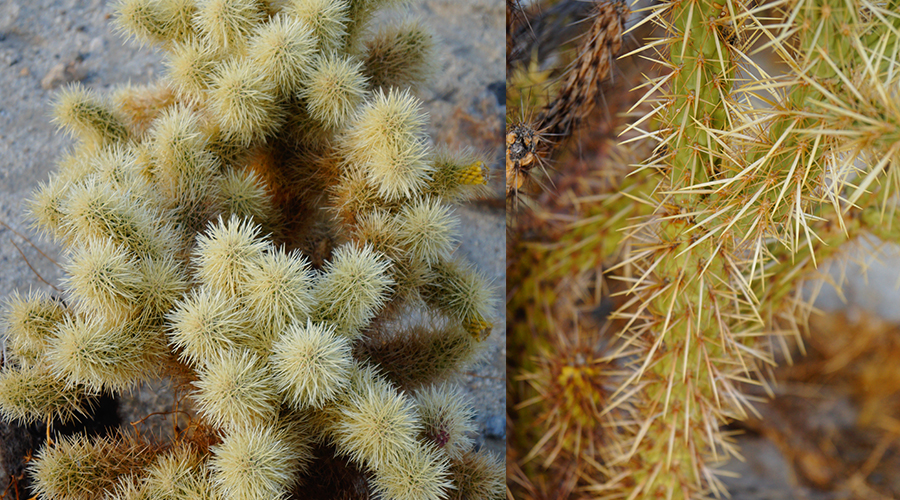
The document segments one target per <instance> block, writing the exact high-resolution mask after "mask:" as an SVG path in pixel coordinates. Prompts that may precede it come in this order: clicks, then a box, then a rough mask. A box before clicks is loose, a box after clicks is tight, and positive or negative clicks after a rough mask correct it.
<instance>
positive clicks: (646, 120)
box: [508, 0, 900, 499]
mask: <svg viewBox="0 0 900 500" xmlns="http://www.w3.org/2000/svg"><path fill="white" fill-rule="evenodd" d="M898 7H900V6H898V4H897V2H882V3H873V2H868V1H864V0H862V1H856V0H851V1H840V2H833V1H829V0H790V1H787V2H783V1H776V2H764V3H746V2H737V1H730V0H689V1H681V0H678V1H667V0H663V1H660V2H657V3H655V4H653V5H651V6H649V7H647V8H646V9H644V10H642V11H639V12H638V13H637V15H640V16H641V17H640V19H639V20H637V21H636V22H635V23H634V24H635V26H636V27H638V26H651V25H652V26H654V27H655V31H654V32H653V33H651V34H650V35H649V36H647V37H645V38H643V39H642V40H641V39H639V40H638V43H639V47H638V48H637V49H635V50H634V51H632V52H634V53H640V54H642V55H643V56H644V57H645V58H647V59H649V60H651V61H652V62H653V63H654V64H655V65H656V68H654V69H651V70H649V71H647V72H646V73H647V74H648V75H650V76H649V77H648V80H647V81H645V82H644V83H643V84H642V85H641V87H643V90H639V91H638V93H639V94H642V97H640V98H636V99H635V100H636V103H635V105H634V107H633V108H632V110H635V109H637V110H640V111H641V112H640V114H639V115H638V116H637V117H635V118H633V119H632V120H631V123H630V124H628V125H627V127H625V132H624V133H626V134H628V135H627V136H626V137H627V138H628V139H629V142H633V141H635V140H640V139H644V140H647V141H651V142H652V143H653V153H652V154H649V155H647V156H645V157H644V158H643V159H638V162H639V164H637V165H634V166H633V167H629V168H621V167H618V168H606V167H601V166H600V165H596V166H595V168H598V169H599V168H605V169H606V175H607V179H606V180H605V182H598V181H597V179H590V178H584V179H577V180H566V179H565V177H564V175H560V176H558V177H557V178H556V179H555V182H556V184H557V185H560V184H563V183H564V185H565V186H566V188H567V190H566V191H562V192H561V195H563V196H566V197H568V198H567V199H564V200H561V201H558V202H555V203H549V204H545V206H544V207H542V206H540V205H538V204H536V203H534V204H532V205H531V206H532V207H535V216H533V217H532V216H529V217H523V219H524V220H526V222H529V223H535V224H537V225H539V226H540V225H542V226H543V228H542V229H541V230H540V231H535V230H533V228H531V227H529V226H527V225H525V226H524V229H525V230H528V231H530V232H524V231H523V232H522V236H521V237H520V238H519V239H518V240H517V241H514V245H518V246H519V249H518V250H514V251H512V252H511V253H510V255H514V256H515V258H516V262H513V263H510V264H508V265H509V271H508V273H509V277H508V279H509V280H510V282H511V283H517V287H516V290H517V297H515V298H513V299H512V300H511V301H510V307H511V308H512V309H513V310H511V311H510V317H511V318H519V319H518V320H517V321H516V323H515V324H514V325H511V327H510V328H511V336H510V338H511V342H515V343H516V344H517V348H514V349H512V350H511V352H512V353H519V355H521V357H520V358H519V359H515V360H512V361H511V364H514V367H515V369H516V370H519V371H520V374H519V375H518V376H517V378H518V379H519V380H521V381H522V383H520V384H517V385H516V386H514V390H515V392H514V393H513V394H512V395H511V397H512V399H514V400H515V401H521V404H519V405H518V406H516V407H515V408H516V410H517V416H520V417H521V420H520V422H521V423H520V424H519V425H520V426H521V428H522V430H521V431H518V433H519V435H520V436H523V437H525V439H522V443H521V444H520V445H519V446H518V447H517V449H518V450H522V451H523V452H525V453H524V454H523V456H512V458H513V459H515V460H516V462H517V465H516V467H511V471H512V472H513V477H516V478H518V479H519V482H520V483H524V484H527V485H528V487H527V488H523V489H522V491H521V496H522V497H524V498H545V497H546V495H549V490H550V488H548V487H547V485H551V484H563V485H565V486H566V488H567V490H566V493H567V494H571V495H572V497H575V496H577V495H578V494H584V495H585V496H589V497H592V498H593V497H597V498H630V499H631V498H673V499H681V498H707V497H710V496H722V495H724V494H725V493H726V491H725V490H726V488H725V486H724V483H723V482H722V480H721V477H720V471H719V469H720V467H721V465H722V464H723V463H724V462H725V461H726V460H727V459H728V458H729V457H732V456H739V450H738V448H737V447H736V446H735V444H734V441H733V439H732V436H731V434H730V433H729V431H727V430H725V429H723V426H724V425H726V424H727V423H729V422H732V421H734V420H741V419H745V418H747V416H748V414H750V413H751V412H753V406H752V402H753V399H754V398H753V396H751V395H750V394H751V393H752V392H753V391H748V390H746V384H754V385H759V386H761V387H762V389H763V390H766V389H768V383H769V380H768V376H767V373H768V372H769V369H770V367H771V366H772V365H774V363H775V359H776V356H775V354H774V347H775V346H778V345H785V346H786V345H787V342H786V340H785V338H786V337H794V338H797V339H799V338H800V337H801V334H802V332H803V331H804V325H805V324H806V321H807V319H808V316H809V314H810V313H811V311H812V306H811V304H810V297H809V296H808V295H805V294H803V293H802V289H801V287H800V286H798V285H799V284H800V283H802V280H803V279H804V278H805V277H808V276H811V275H813V274H814V272H815V267H816V265H817V263H821V262H822V261H823V260H824V259H825V258H827V257H828V256H830V255H832V254H833V253H834V252H835V251H836V249H837V248H838V247H839V246H840V244H841V243H842V242H844V241H848V240H852V239H854V238H860V237H865V235H870V234H871V235H875V236H876V237H878V238H879V239H881V240H882V241H894V242H896V241H898V240H900V234H898V233H897V231H898V227H900V225H898V222H897V220H896V218H897V215H896V208H897V199H896V195H897V193H898V187H900V183H898V179H900V177H898V175H897V171H896V170H895V169H893V168H891V167H890V165H893V164H894V163H895V162H896V161H898V152H900V148H898V142H897V139H898V137H897V135H896V134H897V132H896V131H897V130H898V125H900V114H898V109H897V106H896V90H895V89H896V88H897V84H898V72H897V69H898V67H900V31H898V28H900V16H898V14H897V13H898ZM575 67H576V68H577V67H578V66H577V65H576V66H575ZM636 152H639V150H637V151H636ZM538 153H539V151H538ZM563 174H565V173H563ZM589 175H596V174H589ZM591 189H593V191H591ZM542 200H544V199H542ZM560 207H562V208H560ZM554 210H561V211H562V210H564V211H566V213H565V214H562V215H561V214H559V213H554ZM535 220H536V221H537V222H534V221H535ZM560 220H565V221H571V222H570V223H568V224H560V223H556V221H560ZM535 235H537V238H535V239H536V241H528V238H534V237H535ZM542 238H543V240H542ZM535 262H540V263H541V265H542V268H539V269H538V270H537V271H535V270H534V269H535ZM513 276H514V277H513ZM601 276H602V277H601ZM607 279H608V280H609V281H607ZM610 292H617V293H616V295H618V297H619V299H618V303H617V306H618V309H617V311H616V312H615V313H614V314H612V315H611V317H610V318H609V320H610V321H601V322H600V323H601V324H602V325H603V326H602V327H600V326H598V324H597V322H596V319H597V318H596V317H595V318H590V316H592V314H597V313H598V311H599V310H601V309H602V308H601V307H598V305H599V304H600V303H601V301H600V300H598V297H600V296H608V295H610ZM561 297H562V298H561ZM565 306H568V307H565ZM602 316H604V317H605V316H606V314H605V313H603V314H602ZM548 334H549V335H553V337H552V340H550V341H541V340H533V339H541V338H542V337H545V336H547V335H548ZM523 358H524V359H523ZM582 415H584V416H586V417H582ZM531 422H547V423H548V424H549V425H547V427H548V428H550V429H551V430H552V431H553V432H544V433H543V434H538V435H537V438H538V439H529V438H528V436H529V434H528V433H529V432H531V435H534V434H536V433H534V432H533V431H530V429H532V428H533V427H534V425H532V424H531ZM529 442H530V443H529ZM525 443H529V444H527V445H526V446H522V444H525ZM535 443H536V445H535ZM532 446H533V448H532ZM529 449H530V450H531V453H527V451H528V450H529ZM541 452H543V453H545V454H547V455H549V457H550V458H546V459H545V460H543V461H541V462H540V463H537V461H536V460H535V458H536V457H537V456H539V454H540V453H541ZM523 477H527V478H528V479H527V480H524V479H521V478H523ZM553 495H554V497H555V495H556V493H555V492H554V493H553ZM579 498H580V497H579Z"/></svg>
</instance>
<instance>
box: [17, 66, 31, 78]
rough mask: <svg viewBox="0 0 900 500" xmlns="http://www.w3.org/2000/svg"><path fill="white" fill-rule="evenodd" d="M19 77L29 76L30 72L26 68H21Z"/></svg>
mask: <svg viewBox="0 0 900 500" xmlns="http://www.w3.org/2000/svg"><path fill="white" fill-rule="evenodd" d="M19 76H31V71H29V70H28V67H22V69H20V70H19Z"/></svg>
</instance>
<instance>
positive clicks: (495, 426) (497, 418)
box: [484, 415, 506, 439]
mask: <svg viewBox="0 0 900 500" xmlns="http://www.w3.org/2000/svg"><path fill="white" fill-rule="evenodd" d="M484 435H485V436H487V437H489V438H492V439H506V417H505V416H503V415H492V416H490V417H488V418H487V420H485V421H484Z"/></svg>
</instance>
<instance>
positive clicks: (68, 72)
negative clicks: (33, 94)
mask: <svg viewBox="0 0 900 500" xmlns="http://www.w3.org/2000/svg"><path fill="white" fill-rule="evenodd" d="M85 76H86V73H85V71H84V68H82V67H81V61H80V60H76V61H70V62H69V63H66V64H63V63H59V64H57V65H56V66H54V67H52V68H50V71H48V72H47V74H46V75H45V76H44V78H43V79H42V80H41V88H43V89H44V90H50V89H55V88H56V87H59V86H60V85H64V84H66V83H71V82H78V81H81V80H84V77H85Z"/></svg>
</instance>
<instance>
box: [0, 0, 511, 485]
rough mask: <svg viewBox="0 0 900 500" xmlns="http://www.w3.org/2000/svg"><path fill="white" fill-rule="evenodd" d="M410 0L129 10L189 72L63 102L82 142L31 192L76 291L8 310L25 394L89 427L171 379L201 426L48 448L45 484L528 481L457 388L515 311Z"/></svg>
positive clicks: (39, 417)
mask: <svg viewBox="0 0 900 500" xmlns="http://www.w3.org/2000/svg"><path fill="white" fill-rule="evenodd" d="M392 3H397V2H389V1H377V0H338V1H323V0H289V1H285V2H268V1H261V0H202V1H196V2H195V1H193V0H121V1H120V2H119V3H118V4H117V5H116V23H117V26H118V27H119V28H120V29H121V30H122V31H123V32H124V33H126V34H128V35H130V36H132V37H134V38H136V39H137V40H139V41H140V42H142V43H149V44H153V45H156V46H158V47H160V48H162V49H163V50H164V52H165V58H166V59H165V62H166V68H167V69H166V75H165V77H164V79H163V80H162V81H161V82H158V83H157V84H154V85H150V86H146V87H128V88H125V89H123V90H121V91H119V92H117V93H116V94H115V95H114V96H113V98H106V97H104V96H101V95H98V94H97V93H95V92H93V91H91V90H88V89H85V88H83V87H80V86H75V87H72V88H70V89H69V90H67V91H65V92H63V93H62V94H61V95H60V96H59V98H58V100H57V103H56V119H57V121H58V122H59V124H60V125H61V127H62V128H63V129H65V130H66V131H67V132H69V133H71V134H72V135H73V136H74V137H75V138H76V139H77V145H76V146H75V147H74V149H73V150H72V151H71V152H70V153H69V154H68V155H67V156H66V157H65V158H63V159H62V160H61V161H60V164H59V171H58V172H57V173H56V174H55V175H54V176H53V177H52V178H51V179H50V180H49V181H48V182H46V183H44V184H42V185H41V186H40V188H39V189H38V190H37V192H36V193H35V195H34V197H33V198H32V200H31V201H30V203H29V211H30V215H31V216H32V218H33V220H34V223H35V225H36V226H37V227H38V228H39V229H40V230H41V231H43V232H44V233H46V234H47V235H49V236H51V237H52V238H54V239H55V240H56V241H58V242H59V243H61V244H62V245H63V246H64V247H65V248H66V259H65V263H64V270H65V274H66V278H65V280H64V281H63V283H62V288H63V290H64V297H62V298H56V297H51V296H47V295H42V294H32V295H29V296H27V297H21V296H18V295H15V296H14V298H13V299H12V300H11V301H10V303H9V304H8V306H7V313H6V316H5V318H6V321H5V322H6V327H7V328H6V345H7V349H8V350H9V358H8V359H9V360H11V362H9V363H7V365H6V366H5V367H4V369H3V371H2V373H0V411H2V414H3V416H4V417H5V418H8V419H15V420H19V421H24V422H35V421H44V422H48V423H51V424H52V423H58V422H66V421H70V420H72V419H73V418H74V417H76V416H78V415H80V414H84V413H86V412H87V411H88V409H89V408H90V406H91V404H92V401H93V398H94V397H95V396H96V395H98V394H100V393H113V394H116V393H120V392H122V391H128V390H131V389H133V388H134V387H135V386H137V385H138V384H140V383H142V382H143V381H147V380H151V379H154V378H158V377H172V378H175V379H176V381H177V382H178V383H179V384H181V385H183V386H185V387H189V388H190V393H189V395H188V396H189V401H190V403H191V406H192V407H193V411H194V412H195V413H196V415H195V416H194V422H193V423H192V424H191V425H192V429H194V432H188V433H182V434H180V435H179V436H177V437H176V440H175V441H173V442H171V443H161V444H160V443H156V444H150V443H147V442H144V441H142V440H141V439H139V438H137V437H134V436H128V435H124V434H123V435H116V436H111V437H108V438H102V439H99V440H95V439H90V438H86V437H83V436H81V437H76V438H73V439H69V440H62V441H60V442H58V443H55V444H52V445H48V446H47V447H45V448H44V449H43V450H41V451H40V452H39V453H38V455H37V457H36V460H35V461H34V463H33V465H32V466H31V468H30V471H31V475H32V477H33V479H34V480H35V484H36V486H35V487H36V491H37V492H38V493H39V494H40V495H41V497H42V498H52V499H70V498H72V499H79V498H118V499H124V498H171V499H188V498H190V499H195V498H223V499H224V498H228V499H238V500H242V499H258V498H294V497H297V498H307V497H306V496H304V495H303V494H302V493H298V492H302V491H303V487H302V485H303V484H305V483H311V484H332V485H333V486H334V488H333V491H323V492H322V494H325V495H328V498H369V495H372V494H374V495H378V496H379V497H380V498H385V499H388V498H390V499H398V500H406V499H410V500H412V499H417V500H432V499H433V500H437V499H443V498H500V497H502V496H503V494H504V487H503V474H502V464H501V462H499V461H498V460H497V458H495V457H492V456H490V455H487V454H485V453H484V452H476V451H474V450H473V442H472V440H471V436H470V434H471V432H472V430H473V429H472V426H471V423H470V419H471V417H472V411H471V409H470V408H469V407H468V405H467V403H466V402H465V401H464V400H462V399H461V398H460V396H459V395H458V394H457V393H456V392H454V391H453V390H451V389H450V388H449V387H450V386H448V385H446V384H447V383H448V381H449V380H451V379H452V377H453V376H454V375H455V374H458V373H459V372H460V371H462V370H464V369H465V368H466V367H467V366H469V365H470V364H471V363H472V362H473V361H474V360H475V359H477V358H478V356H479V354H480V352H481V347H482V346H483V345H484V344H483V343H482V342H481V341H482V340H483V339H484V337H485V336H487V335H488V334H489V333H490V330H491V328H492V325H491V323H490V316H491V310H492V309H491V306H492V303H493V300H494V297H493V295H494V294H493V291H492V290H491V289H490V285H489V283H488V282H487V280H486V279H485V278H484V277H483V276H482V275H481V274H480V273H479V272H477V271H476V270H475V269H474V268H473V267H472V266H471V265H470V264H468V263H466V262H464V261H462V260H460V259H459V258H458V257H457V256H455V255H454V248H455V246H456V238H457V236H456V234H457V222H456V219H455V218H454V215H453V205H454V204H456V203H459V202H461V201H464V200H466V199H468V198H471V197H472V196H476V195H478V194H479V193H480V192H481V191H482V190H483V188H484V186H485V185H486V182H487V169H486V168H485V165H484V162H483V161H482V160H481V159H480V158H479V156H478V155H476V154H473V153H471V152H468V151H463V152H451V151H447V150H444V149H441V148H435V147H434V146H433V145H432V144H431V143H430V142H429V138H428V136H427V133H426V131H425V124H426V121H427V116H426V115H425V113H424V112H423V111H422V106H421V104H420V103H419V101H418V99H417V98H416V97H415V96H414V95H413V94H412V93H411V91H410V88H411V87H414V86H415V85H418V84H421V83H423V81H424V79H425V78H426V77H427V76H429V75H430V74H431V70H432V62H433V61H434V60H435V54H434V49H435V40H434V36H433V35H432V34H431V33H430V31H429V30H428V29H427V28H426V27H425V26H424V25H423V24H422V23H420V22H416V21H407V22H403V23H400V24H397V25H393V26H389V27H383V28H381V29H380V31H375V30H374V28H373V26H374V24H375V23H374V21H373V19H374V16H375V15H376V13H377V12H378V11H379V10H380V9H382V8H383V7H387V6H390V4H392ZM87 463H90V464H91V465H90V466H87V465H86V464H87ZM335 471H344V473H348V474H350V478H349V479H347V480H346V481H343V482H341V483H329V482H328V481H327V480H325V479H322V478H327V477H328V475H329V474H332V473H335V474H336V473H337V472H335ZM347 471H351V472H347ZM360 485H362V486H360ZM298 494H299V497H298V496H297V495H298ZM348 495H349V496H348ZM354 495H355V496H354ZM459 495H463V496H459ZM470 495H477V497H476V496H470Z"/></svg>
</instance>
